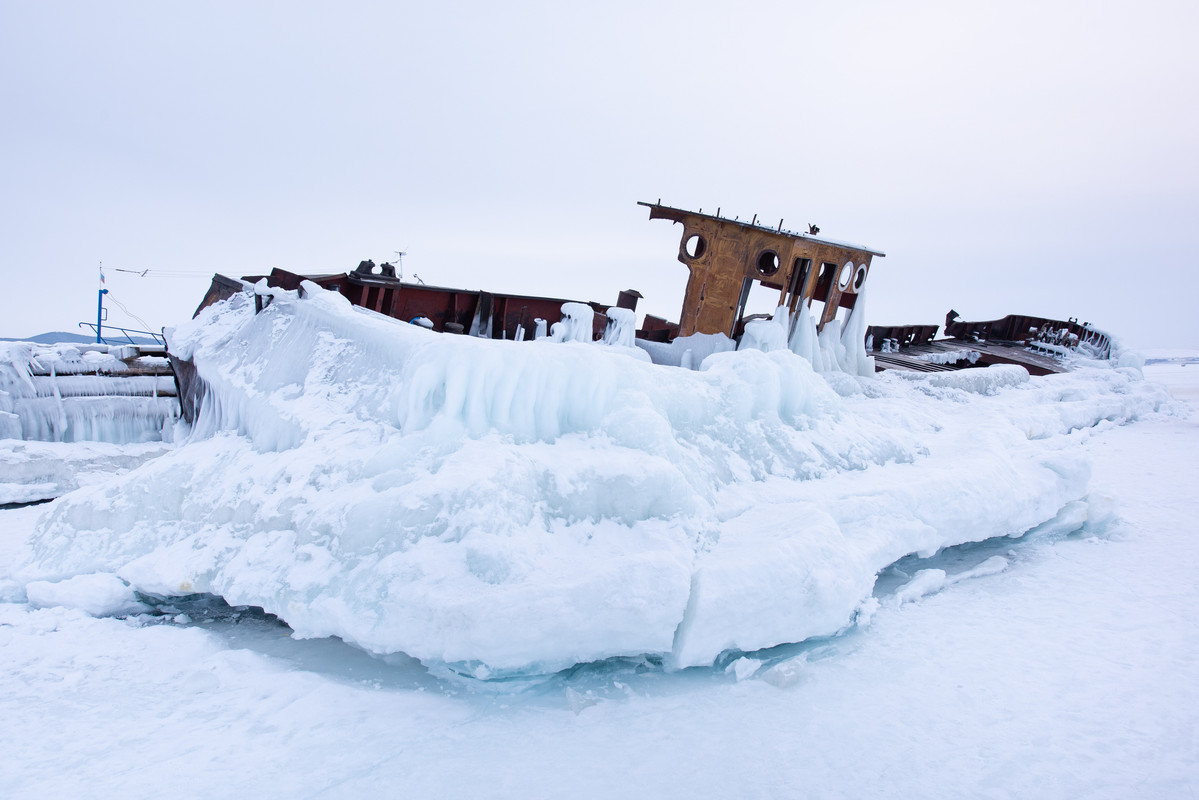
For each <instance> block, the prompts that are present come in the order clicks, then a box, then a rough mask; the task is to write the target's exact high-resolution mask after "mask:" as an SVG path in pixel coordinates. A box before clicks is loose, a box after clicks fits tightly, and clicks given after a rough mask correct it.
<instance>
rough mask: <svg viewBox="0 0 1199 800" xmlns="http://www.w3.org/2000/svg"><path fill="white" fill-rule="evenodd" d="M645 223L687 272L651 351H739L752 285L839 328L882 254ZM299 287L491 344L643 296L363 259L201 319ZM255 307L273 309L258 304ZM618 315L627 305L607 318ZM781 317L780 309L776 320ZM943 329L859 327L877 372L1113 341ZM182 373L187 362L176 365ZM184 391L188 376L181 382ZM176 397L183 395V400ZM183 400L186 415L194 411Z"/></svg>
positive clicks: (1046, 359)
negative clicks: (697, 340)
mask: <svg viewBox="0 0 1199 800" xmlns="http://www.w3.org/2000/svg"><path fill="white" fill-rule="evenodd" d="M639 205H641V206H643V207H645V208H647V209H648V210H649V218H650V219H651V220H655V219H664V220H668V221H670V222H672V223H675V224H679V225H681V226H682V232H681V235H680V237H679V248H678V253H677V259H678V261H679V262H680V263H682V264H683V265H684V266H686V267H687V269H688V279H687V284H686V287H685V290H684V295H683V302H682V307H681V309H680V311H679V317H678V321H677V322H675V321H671V320H668V319H666V318H663V317H659V316H656V315H653V314H645V315H644V316H643V318H642V323H641V326H640V327H639V328H637V329H636V331H635V337H636V341H637V343H639V344H640V345H641V346H642V347H644V348H645V349H647V350H648V351H650V353H651V355H652V354H653V353H654V348H653V344H654V343H657V344H668V343H671V342H674V341H676V340H686V339H687V337H693V336H696V335H708V336H713V335H715V336H719V337H727V339H728V342H729V344H728V348H729V349H732V348H733V347H735V346H737V343H739V342H740V341H741V340H742V338H743V336H744V334H745V331H746V326H747V325H748V324H749V323H752V322H753V321H754V320H755V319H760V318H763V317H764V316H766V315H757V314H749V313H747V300H748V298H749V295H750V292H751V290H752V289H753V288H754V287H755V286H756V285H761V286H764V287H767V288H768V289H770V290H773V291H777V292H778V302H777V303H776V306H777V307H778V309H780V310H782V309H785V310H786V312H787V315H788V318H789V324H790V326H791V330H792V331H794V328H795V325H796V319H797V317H798V316H799V313H800V312H801V311H803V312H804V313H806V315H807V316H808V317H809V318H810V319H811V321H812V322H813V323H814V324H815V327H816V330H817V331H823V330H824V329H825V328H826V326H828V325H830V323H833V321H834V320H837V322H838V325H840V326H842V327H845V326H847V325H848V322H849V320H850V319H851V318H852V316H853V314H854V311H855V308H856V307H857V306H858V300H859V298H860V297H861V296H862V293H863V290H864V287H865V285H866V281H867V279H868V277H869V275H870V270H871V268H872V265H873V263H874V260H875V259H877V258H882V257H884V256H885V254H884V253H883V252H881V251H879V250H876V249H873V248H870V247H865V246H862V245H856V244H850V243H846V242H841V241H836V240H832V239H825V238H820V237H819V236H818V234H819V229H818V228H816V227H815V226H809V230H808V231H806V232H796V231H791V230H786V229H784V228H783V221H782V220H780V221H779V223H778V225H777V226H773V227H772V226H768V225H765V224H762V223H760V222H759V221H758V219H757V217H756V216H755V217H754V218H752V219H751V220H749V221H745V220H741V219H739V218H732V219H730V218H728V217H725V216H722V215H721V213H720V210H719V209H718V210H717V212H716V213H715V214H705V213H703V212H702V210H701V211H688V210H685V209H681V208H675V207H672V206H668V205H663V204H662V203H661V201H660V200H659V201H658V202H656V203H645V202H642V203H639ZM263 281H265V285H266V286H267V287H269V288H278V289H286V290H298V289H300V287H301V284H302V283H303V282H304V281H310V282H312V283H314V284H316V285H318V286H320V287H322V288H324V289H328V290H332V291H337V292H339V293H341V294H342V295H343V296H345V297H346V298H347V299H348V300H349V301H350V302H351V303H352V304H354V305H357V306H360V307H362V308H366V309H369V310H371V311H374V312H377V313H380V314H384V315H387V316H389V317H393V318H396V319H401V320H405V321H411V322H414V323H417V324H421V325H423V326H425V327H428V328H430V329H432V330H434V331H438V332H443V333H448V334H460V335H469V336H478V337H482V338H491V339H506V340H512V341H522V340H529V339H534V338H538V337H540V336H544V335H546V331H547V328H548V326H549V325H550V324H551V323H552V322H553V321H556V320H558V319H559V318H561V317H562V315H563V306H564V305H567V304H572V303H578V305H579V306H586V307H587V308H590V309H591V312H592V318H591V321H590V324H591V326H592V328H591V338H592V339H596V340H598V339H600V338H602V337H603V336H604V333H605V330H606V329H607V328H608V326H609V325H611V324H612V322H613V321H614V319H616V318H617V317H619V318H620V320H621V321H622V322H626V321H628V320H630V319H631V318H632V316H631V315H632V313H633V312H635V311H636V309H637V302H638V300H639V299H640V298H641V294H640V293H639V292H637V291H635V290H632V289H629V290H625V291H621V292H619V295H618V297H617V300H616V303H615V304H610V305H609V304H604V303H599V302H594V301H592V302H584V303H579V302H578V301H573V300H569V299H564V298H552V297H539V296H529V295H515V294H502V293H496V292H491V291H477V290H465V289H457V288H448V287H441V286H429V285H426V284H424V283H410V282H404V281H403V280H402V278H401V276H400V275H399V274H398V273H397V270H396V267H395V266H394V265H392V264H389V263H383V264H379V265H376V264H375V263H374V262H373V261H369V260H366V261H362V262H361V263H359V265H358V266H357V267H356V268H355V269H353V270H352V271H349V272H341V273H322V274H306V275H301V274H297V273H293V272H289V271H287V270H284V269H278V268H276V269H273V270H272V271H271V272H270V273H268V274H260V275H246V276H242V277H241V278H240V279H233V278H229V277H226V276H224V275H220V274H217V275H214V276H213V279H212V283H211V285H210V287H209V289H208V291H207V293H206V294H205V296H204V298H203V301H202V302H201V303H200V305H199V307H198V308H197V309H196V314H199V313H200V311H201V310H203V309H204V308H206V307H207V306H209V305H211V304H213V303H215V302H218V301H220V300H222V299H224V298H227V297H229V296H231V295H232V294H234V293H237V292H242V291H246V290H248V289H249V288H251V286H253V285H256V284H257V285H262V282H263ZM257 302H258V303H259V304H260V307H261V304H262V303H263V302H269V298H268V299H267V300H264V299H263V297H262V296H259V297H258V299H257ZM613 309H625V311H623V312H619V313H617V312H614V311H613ZM777 313H778V312H777V311H776V314H777ZM940 332H941V326H939V325H925V324H920V325H874V326H869V327H866V328H865V336H864V341H863V346H864V347H865V348H866V350H867V351H868V353H869V355H870V356H872V357H873V366H874V368H875V369H878V370H887V369H900V370H908V371H918V372H930V371H944V370H953V369H961V368H964V367H970V366H976V365H989V364H1019V365H1021V366H1023V367H1024V368H1025V369H1027V370H1028V371H1029V372H1030V373H1031V374H1033V375H1044V374H1049V373H1053V372H1061V371H1064V370H1066V369H1068V368H1069V364H1068V359H1067V358H1065V357H1066V356H1068V355H1069V354H1071V353H1074V352H1077V351H1079V350H1080V349H1081V350H1082V351H1083V352H1085V353H1086V354H1087V355H1088V356H1090V357H1094V358H1107V357H1109V355H1110V352H1111V342H1110V339H1109V337H1108V336H1107V335H1106V334H1104V333H1102V332H1100V331H1098V330H1096V329H1094V328H1092V327H1091V326H1089V325H1086V324H1079V323H1078V322H1077V321H1076V320H1073V319H1070V320H1064V321H1063V320H1055V319H1048V318H1043V317H1029V316H1015V315H1013V316H1008V317H1005V318H1003V319H1000V320H991V321H983V322H967V321H963V320H960V319H959V318H958V316H957V314H956V312H950V315H949V316H948V317H947V319H946V324H945V327H944V331H943V333H944V335H943V336H942V337H941V338H938V333H940ZM176 368H177V370H184V371H186V365H179V364H176ZM181 380H182V382H183V383H186V380H187V379H186V377H183V378H182V379H181ZM186 394H187V392H186V390H181V392H180V396H181V398H182V397H184V396H186ZM183 402H184V409H183V412H184V416H185V417H190V413H189V411H190V409H189V408H187V402H186V400H185V401H183Z"/></svg>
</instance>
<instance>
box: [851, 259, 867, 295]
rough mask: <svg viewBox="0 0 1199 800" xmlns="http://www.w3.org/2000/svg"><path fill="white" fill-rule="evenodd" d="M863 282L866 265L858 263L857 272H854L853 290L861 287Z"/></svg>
mask: <svg viewBox="0 0 1199 800" xmlns="http://www.w3.org/2000/svg"><path fill="white" fill-rule="evenodd" d="M865 282H866V265H865V264H859V265H858V270H857V272H855V273H854V278H853V290H854V291H855V292H856V291H859V290H860V289H861V288H862V284H864V283H865Z"/></svg>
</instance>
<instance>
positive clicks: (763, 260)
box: [638, 202, 885, 336]
mask: <svg viewBox="0 0 1199 800" xmlns="http://www.w3.org/2000/svg"><path fill="white" fill-rule="evenodd" d="M638 205H642V206H645V207H646V208H648V209H649V218H650V219H668V220H671V221H672V222H677V223H679V224H681V225H682V226H683V235H682V236H681V237H680V239H679V256H678V258H679V261H680V262H681V263H682V264H684V265H685V266H686V267H687V268H688V270H689V271H690V276H689V277H688V280H687V290H686V294H685V295H684V298H683V308H682V311H681V312H680V315H679V331H678V335H679V336H688V335H690V334H693V333H723V334H725V335H727V336H732V335H733V334H734V332H735V329H736V326H737V323H738V321H739V318H740V316H741V315H742V313H743V312H744V304H745V300H746V298H747V295H748V289H749V288H750V287H751V286H752V284H751V283H750V281H756V282H758V283H761V284H762V285H764V286H768V287H770V288H773V289H778V290H779V302H778V305H786V306H787V307H788V309H789V310H790V311H791V312H795V311H796V310H797V309H798V308H799V304H800V303H801V302H802V303H804V304H805V305H810V304H811V302H812V301H813V300H816V301H818V302H823V303H824V304H825V305H824V310H823V312H822V313H821V315H820V319H818V320H817V326H818V327H820V328H823V327H824V325H825V324H826V323H827V322H828V321H829V320H831V319H833V318H834V317H835V316H836V314H837V310H838V309H839V308H853V306H854V303H855V301H856V300H857V292H858V291H860V290H861V288H862V286H863V285H864V284H865V280H866V277H867V275H868V274H869V271H870V265H871V261H872V259H873V257H874V256H879V257H882V256H884V255H885V254H884V253H881V252H878V251H876V250H871V249H869V248H865V247H861V246H858V245H851V244H846V243H843V242H832V241H827V240H823V239H817V238H815V237H812V236H808V235H805V234H802V233H795V232H793V231H788V230H784V229H783V223H782V220H780V221H779V224H778V227H777V228H770V227H767V226H765V225H759V224H757V218H756V217H755V218H754V219H753V220H751V221H750V222H743V221H741V220H738V219H728V218H727V217H722V216H720V213H719V210H718V211H717V213H716V214H715V215H712V214H704V213H702V212H694V211H687V210H685V209H681V208H673V207H671V206H664V205H662V204H661V203H660V202H659V203H638ZM693 237H698V238H697V239H694V238H693ZM776 260H777V267H774V264H775V263H776ZM805 265H806V270H807V274H806V275H804V274H802V270H803V269H804V268H805ZM847 269H848V270H849V272H848V276H849V277H848V281H847V284H846V285H845V286H842V285H841V280H840V279H841V276H842V274H843V271H845V270H847ZM800 283H802V286H800V285H799V284H800Z"/></svg>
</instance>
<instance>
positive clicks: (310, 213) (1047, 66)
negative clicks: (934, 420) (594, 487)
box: [0, 0, 1199, 347]
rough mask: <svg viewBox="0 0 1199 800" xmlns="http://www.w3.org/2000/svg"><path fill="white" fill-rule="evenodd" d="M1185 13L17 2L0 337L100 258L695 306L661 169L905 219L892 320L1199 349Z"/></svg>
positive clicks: (49, 305) (847, 228) (768, 198)
mask: <svg viewBox="0 0 1199 800" xmlns="http://www.w3.org/2000/svg"><path fill="white" fill-rule="evenodd" d="M1197 33H1199V3H1196V2H1195V1H1194V0H1185V2H1170V1H1167V0H1144V2H1140V3H1136V4H1129V3H1110V2H1081V1H1080V2H1065V1H1064V0H1037V1H1036V2H1026V1H1025V0H1009V1H1008V2H1002V3H963V2H960V0H952V1H950V0H946V1H945V2H937V1H935V0H934V1H930V0H916V2H909V3H893V2H852V1H850V2H822V3H813V2H787V3H782V2H780V3H761V2H742V3H739V4H733V3H729V2H727V0H726V1H725V2H719V3H717V2H694V1H693V2H678V3H654V2H645V1H644V0H639V2H606V3H602V4H600V3H596V4H588V5H586V6H576V5H574V4H569V3H562V2H552V3H551V2H545V3H535V2H521V1H519V0H518V2H507V3H452V2H438V3H421V4H410V3H390V2H388V3H384V2H376V3H366V2H358V3H311V2H294V1H289V2H245V0H239V1H238V2H204V3H168V2H161V0H155V1H154V2H142V3H129V2H104V3H97V2H94V1H92V0H89V2H79V3H66V2H53V1H38V2H35V1H33V0H29V1H28V2H26V1H24V0H0V70H2V77H3V80H2V81H0V108H2V109H3V114H2V116H0V121H2V122H0V159H2V162H0V163H2V166H3V183H2V184H0V187H2V188H0V267H2V269H3V271H4V279H5V291H4V292H3V295H2V297H3V300H2V302H3V307H2V312H3V315H2V320H3V324H2V325H0V335H4V336H29V335H33V334H36V333H39V332H42V331H47V330H76V326H77V323H79V322H81V321H94V320H95V315H96V288H97V280H98V276H97V272H98V266H99V264H100V263H101V262H103V264H104V267H105V273H106V275H107V277H108V284H107V285H108V288H109V289H110V290H111V293H112V295H111V296H112V298H113V300H114V301H119V302H120V303H121V304H123V305H124V306H125V307H126V308H127V309H128V310H129V311H130V312H131V313H132V314H133V315H135V317H137V318H140V319H141V320H144V321H145V323H146V324H148V325H150V326H151V327H153V328H155V329H157V328H158V327H161V326H164V325H166V326H170V325H172V324H175V323H177V322H180V321H182V320H184V319H187V318H189V317H190V316H191V313H192V311H193V310H194V309H195V306H196V305H197V303H198V302H199V300H200V298H201V296H202V295H203V292H204V290H205V289H206V288H207V285H208V281H209V278H210V277H211V274H212V273H213V272H221V273H224V274H227V275H231V276H240V275H246V274H253V273H263V272H266V271H269V270H270V268H272V267H276V266H278V267H283V268H286V269H289V270H291V271H293V272H341V271H346V270H349V269H351V268H353V267H354V266H355V265H356V264H357V263H358V262H359V261H360V260H362V259H365V258H373V259H374V260H376V261H384V260H388V259H390V258H392V257H393V255H394V251H397V250H405V251H407V253H408V255H407V256H406V257H405V259H404V272H405V276H406V277H411V276H412V275H413V274H416V275H419V276H420V277H421V278H422V279H423V280H425V281H426V282H428V283H431V284H438V285H445V286H455V287H461V288H469V289H487V290H491V291H498V292H516V293H533V294H547V295H552V296H561V297H567V298H571V299H581V300H598V301H602V302H614V301H615V299H616V295H617V293H618V292H619V291H620V290H621V289H626V288H636V289H639V290H640V291H641V292H642V294H644V295H645V299H644V300H643V301H642V304H641V306H640V309H639V310H641V311H649V312H651V313H655V314H658V315H660V316H666V317H669V318H671V319H675V320H677V319H678V315H679V306H680V303H681V300H682V293H683V287H684V285H685V283H686V277H687V270H686V268H685V267H683V266H682V265H681V264H679V263H678V262H677V260H676V259H675V255H676V252H677V247H678V238H679V235H680V232H681V229H680V228H679V227H678V226H674V225H671V224H670V223H669V222H666V221H662V220H655V221H653V222H650V221H649V220H648V212H647V211H646V209H644V208H641V207H639V206H637V205H636V202H637V201H638V200H647V201H655V200H657V199H658V198H661V199H662V202H664V203H667V204H670V205H674V206H680V207H684V208H689V209H700V208H703V209H704V210H705V211H707V212H712V211H715V210H716V208H717V207H720V208H721V209H722V210H723V212H724V213H725V214H727V215H734V214H735V215H740V216H741V217H742V218H746V217H750V216H752V215H754V214H757V215H759V217H760V218H761V219H764V220H766V221H768V222H769V223H770V224H775V223H776V222H777V220H779V219H783V220H785V226H786V227H793V228H795V229H799V228H801V227H802V226H804V225H806V224H807V223H809V222H812V223H816V224H817V225H819V226H820V227H821V229H822V234H823V235H827V236H828V237H830V238H834V239H841V240H847V241H851V242H858V243H861V244H865V245H868V246H870V247H872V248H874V249H878V250H881V251H883V252H885V253H886V254H887V256H886V258H883V259H879V260H876V261H875V267H874V269H873V270H872V271H871V275H870V281H869V284H868V288H869V310H868V318H869V320H870V321H871V322H872V323H874V324H900V323H910V322H935V323H941V322H943V320H944V316H945V312H946V311H948V310H949V309H950V308H951V307H952V308H954V309H956V310H957V311H959V312H960V313H961V314H962V316H963V317H965V318H967V319H989V318H994V317H1000V316H1003V315H1005V314H1008V313H1024V314H1034V315H1044V316H1053V317H1061V318H1065V317H1067V316H1077V317H1080V318H1082V319H1083V320H1089V321H1091V322H1093V323H1095V324H1096V325H1098V326H1099V327H1101V328H1104V329H1107V330H1110V331H1111V332H1113V333H1114V334H1116V335H1117V337H1119V338H1121V339H1122V340H1124V341H1126V342H1127V343H1129V344H1132V345H1134V346H1142V347H1152V346H1156V347H1161V346H1172V345H1180V346H1190V347H1199V320H1197V319H1196V318H1197V317H1199V315H1197V314H1196V298H1197V297H1199V279H1197V278H1196V270H1195V268H1194V267H1195V260H1196V257H1195V254H1194V252H1195V251H1194V248H1193V247H1192V246H1191V244H1192V239H1193V238H1194V235H1195V232H1196V227H1197V220H1199V46H1197V45H1196V44H1195V41H1194V40H1195V36H1196V34H1197ZM119 270H134V271H136V273H140V272H141V271H143V270H149V272H147V273H146V275H145V277H142V276H141V275H140V274H135V273H134V272H122V271H119ZM755 299H757V298H755ZM768 300H769V298H767V301H768ZM767 304H769V302H767ZM110 305H112V309H111V311H110V322H111V323H113V324H121V325H127V326H131V327H141V325H140V323H139V322H138V321H137V319H135V318H133V317H130V316H129V315H127V314H126V313H125V312H124V311H123V310H122V309H121V308H120V307H118V306H117V305H115V304H110Z"/></svg>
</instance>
